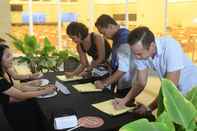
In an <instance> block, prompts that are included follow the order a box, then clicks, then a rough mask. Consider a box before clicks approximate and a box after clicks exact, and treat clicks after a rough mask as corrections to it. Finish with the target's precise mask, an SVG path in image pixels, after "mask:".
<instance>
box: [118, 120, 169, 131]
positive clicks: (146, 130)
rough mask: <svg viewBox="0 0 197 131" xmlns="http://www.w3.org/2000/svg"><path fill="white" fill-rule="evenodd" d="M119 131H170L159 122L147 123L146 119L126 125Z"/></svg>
mask: <svg viewBox="0 0 197 131" xmlns="http://www.w3.org/2000/svg"><path fill="white" fill-rule="evenodd" d="M119 131H171V130H170V129H169V128H168V127H167V126H166V125H165V124H163V123H160V122H149V121H148V120H147V119H140V120H137V121H134V122H131V123H128V124H126V125H124V126H123V127H121V128H120V130H119Z"/></svg>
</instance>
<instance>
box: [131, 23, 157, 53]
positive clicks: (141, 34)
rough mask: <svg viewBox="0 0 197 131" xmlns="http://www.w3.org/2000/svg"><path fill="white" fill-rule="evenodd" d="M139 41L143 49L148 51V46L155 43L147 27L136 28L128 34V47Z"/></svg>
mask: <svg viewBox="0 0 197 131" xmlns="http://www.w3.org/2000/svg"><path fill="white" fill-rule="evenodd" d="M139 41H141V43H142V45H143V47H144V48H146V49H148V48H149V47H150V44H151V43H152V42H155V36H154V34H153V32H152V31H150V30H149V28H148V27H145V26H142V27H137V28H135V29H134V30H132V31H131V32H130V33H129V36H128V43H129V45H134V44H136V43H137V42H139Z"/></svg>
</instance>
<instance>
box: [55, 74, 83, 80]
mask: <svg viewBox="0 0 197 131" xmlns="http://www.w3.org/2000/svg"><path fill="white" fill-rule="evenodd" d="M56 77H57V78H58V79H59V80H61V81H73V80H80V79H82V77H80V76H74V77H72V78H66V76H65V75H57V76H56Z"/></svg>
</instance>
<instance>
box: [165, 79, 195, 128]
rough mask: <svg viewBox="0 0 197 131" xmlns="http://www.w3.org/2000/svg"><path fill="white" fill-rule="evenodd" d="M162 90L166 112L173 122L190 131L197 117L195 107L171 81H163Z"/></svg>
mask: <svg viewBox="0 0 197 131" xmlns="http://www.w3.org/2000/svg"><path fill="white" fill-rule="evenodd" d="M161 88H162V94H163V99H164V106H165V110H166V111H167V113H168V115H169V118H170V119H171V120H172V121H173V122H175V123H177V124H179V125H182V126H183V127H184V128H185V129H189V126H190V124H191V122H192V121H193V120H194V118H195V117H196V115H197V111H196V109H195V107H194V106H193V105H192V103H191V102H189V101H188V100H187V99H186V98H185V97H184V96H183V95H182V94H181V93H180V91H179V90H178V89H177V88H176V86H175V85H174V84H173V82H171V81H170V80H167V79H163V80H162V82H161Z"/></svg>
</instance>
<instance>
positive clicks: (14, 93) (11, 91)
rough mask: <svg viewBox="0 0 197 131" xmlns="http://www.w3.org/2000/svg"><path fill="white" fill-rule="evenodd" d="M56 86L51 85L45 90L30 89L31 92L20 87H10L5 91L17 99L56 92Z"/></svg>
mask: <svg viewBox="0 0 197 131" xmlns="http://www.w3.org/2000/svg"><path fill="white" fill-rule="evenodd" d="M54 90H55V87H54V86H49V87H47V88H45V89H43V90H39V91H29V92H22V91H20V90H19V89H16V88H14V87H11V88H9V89H8V90H6V91H4V92H3V93H4V94H6V95H9V96H10V97H13V98H14V99H17V100H26V99H30V98H33V97H36V96H40V95H45V94H49V93H52V92H54Z"/></svg>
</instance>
